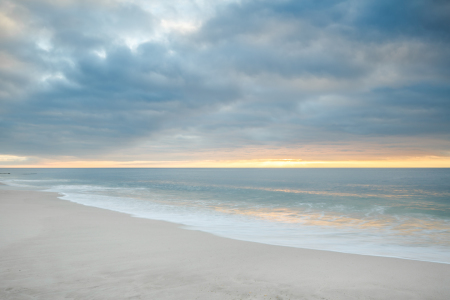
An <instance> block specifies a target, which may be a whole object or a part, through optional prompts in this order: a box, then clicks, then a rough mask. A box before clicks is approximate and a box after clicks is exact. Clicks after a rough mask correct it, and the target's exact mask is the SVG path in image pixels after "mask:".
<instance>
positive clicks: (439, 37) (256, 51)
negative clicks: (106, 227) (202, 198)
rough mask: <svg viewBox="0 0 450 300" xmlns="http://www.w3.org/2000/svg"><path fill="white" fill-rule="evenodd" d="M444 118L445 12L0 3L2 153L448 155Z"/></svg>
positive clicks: (273, 0) (56, 0) (449, 87)
mask: <svg viewBox="0 0 450 300" xmlns="http://www.w3.org/2000/svg"><path fill="white" fill-rule="evenodd" d="M449 116H450V2H449V1H446V0H428V1H426V0H396V1H392V0H340V1H339V0H323V1H317V0H295V1H294V0H278V1H277V0H270V1H269V0H267V1H266V0H249V1H246V0H243V1H232V0H221V1H201V0H197V1H196V0H190V1H189V0H186V1H181V0H178V1H176V0H165V1H120V0H117V1H114V0H111V1H108V0H98V1H93V0H92V1H81V0H80V1H76V0H73V1H71V0H64V1H63V0H14V1H8V0H0V155H15V156H27V157H34V158H48V157H69V156H73V157H75V158H77V159H102V158H104V157H113V158H114V159H116V160H121V159H122V160H123V159H135V160H136V159H137V158H138V159H140V160H145V159H148V160H152V159H163V158H168V157H169V158H170V159H186V157H193V156H195V155H196V154H195V153H198V152H203V153H210V154H211V153H216V152H217V151H222V152H223V151H225V152H226V151H231V152H233V151H235V152H236V151H239V149H252V148H258V149H275V150H276V149H291V150H289V151H288V152H289V155H290V156H292V153H295V155H296V158H303V156H302V155H304V153H302V151H303V150H302V149H308V147H313V146H314V145H315V146H314V147H324V148H327V149H332V148H333V145H341V146H342V145H344V146H345V145H347V146H348V148H352V147H353V148H354V149H356V148H357V149H359V151H362V152H365V151H366V152H368V153H369V152H370V153H371V151H372V152H373V148H374V147H375V148H376V149H381V150H380V151H381V152H382V153H385V154H386V153H387V154H386V155H391V154H390V153H394V154H395V153H397V154H395V155H401V154H402V153H410V152H411V153H422V154H423V155H437V156H450V143H449V141H450V117H449ZM344 148H345V147H344ZM370 149H372V150H370ZM292 151H293V152H292ZM305 151H306V150H305ZM375 152H376V151H375ZM170 153H172V154H171V156H170V155H169V154H170ZM245 153H246V154H245ZM245 153H244V152H242V153H241V154H240V157H239V158H252V153H251V152H248V151H247V152H245ZM305 153H306V152H305ZM266 156H267V155H266ZM321 159H326V157H322V158H321Z"/></svg>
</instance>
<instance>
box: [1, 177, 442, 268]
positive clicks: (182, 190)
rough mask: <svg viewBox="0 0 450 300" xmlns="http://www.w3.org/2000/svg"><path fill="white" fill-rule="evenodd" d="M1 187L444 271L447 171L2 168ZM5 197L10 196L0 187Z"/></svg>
mask: <svg viewBox="0 0 450 300" xmlns="http://www.w3.org/2000/svg"><path fill="white" fill-rule="evenodd" d="M0 173H10V174H0V182H3V183H5V184H7V185H10V186H13V187H20V188H22V189H32V190H46V191H54V192H58V193H60V195H61V196H60V198H61V199H62V200H68V201H73V202H76V203H80V204H84V205H88V206H94V207H100V208H105V209H109V210H114V211H120V212H124V213H128V214H131V215H133V216H136V217H142V218H150V219H157V220H165V221H170V222H175V223H179V224H183V225H184V226H185V227H186V228H189V229H196V230H202V231H206V232H210V233H213V234H216V235H219V236H224V237H229V238H234V239H240V240H247V241H255V242H260V243H267V244H274V245H283V246H291V247H300V248H310V249H322V250H331V251H338V252H345V253H357V254H366V255H377V256H389V257H401V258H408V259H416V260H425V261H435V262H443V263H450V169H6V168H3V169H0ZM3 188H8V187H3Z"/></svg>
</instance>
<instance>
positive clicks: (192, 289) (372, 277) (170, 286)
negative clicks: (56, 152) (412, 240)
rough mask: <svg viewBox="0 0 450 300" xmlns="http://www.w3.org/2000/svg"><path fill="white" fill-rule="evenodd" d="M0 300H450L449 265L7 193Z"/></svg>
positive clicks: (0, 217)
mask: <svg viewBox="0 0 450 300" xmlns="http://www.w3.org/2000/svg"><path fill="white" fill-rule="evenodd" d="M0 299H450V265H448V264H438V263H429V262H420V261H412V260H404V259H395V258H384V257H373V256H363V255H354V254H343V253H335V252H328V251H318V250H307V249H297V248H289V247H279V246H271V245H264V244H258V243H251V242H244V241H236V240H231V239H226V238H222V237H217V236H214V235H211V234H208V233H204V232H199V231H193V230H186V229H182V228H181V227H180V226H179V225H177V224H171V223H167V222H161V221H154V220H148V219H140V218H134V217H131V216H129V215H126V214H121V213H116V212H112V211H107V210H102V209H97V208H93V207H87V206H83V205H79V204H75V203H71V202H68V201H63V200H60V199H57V194H54V193H46V192H34V191H19V190H12V189H10V188H5V187H3V188H0Z"/></svg>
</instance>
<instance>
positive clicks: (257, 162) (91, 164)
mask: <svg viewBox="0 0 450 300" xmlns="http://www.w3.org/2000/svg"><path fill="white" fill-rule="evenodd" d="M0 167H1V168H450V157H436V156H431V157H416V158H405V159H384V160H340V161H304V160H301V159H250V160H185V161H180V160H173V161H75V160H73V161H52V160H46V161H41V162H39V163H36V164H20V163H18V164H12V163H11V162H9V164H3V165H2V164H1V160H0Z"/></svg>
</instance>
